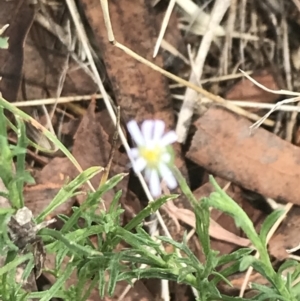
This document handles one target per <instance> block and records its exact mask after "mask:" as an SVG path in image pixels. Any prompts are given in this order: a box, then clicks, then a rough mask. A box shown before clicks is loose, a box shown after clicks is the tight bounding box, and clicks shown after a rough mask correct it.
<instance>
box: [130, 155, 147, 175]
mask: <svg viewBox="0 0 300 301" xmlns="http://www.w3.org/2000/svg"><path fill="white" fill-rule="evenodd" d="M146 165H147V162H146V160H145V159H144V158H142V157H139V158H137V160H136V161H134V162H133V169H134V171H135V172H140V171H142V170H143V169H145V167H146Z"/></svg>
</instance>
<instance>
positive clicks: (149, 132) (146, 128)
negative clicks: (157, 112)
mask: <svg viewBox="0 0 300 301" xmlns="http://www.w3.org/2000/svg"><path fill="white" fill-rule="evenodd" d="M141 129H142V134H143V136H144V139H145V144H147V143H149V141H152V137H153V129H154V121H153V120H145V121H144V122H143V123H142V126H141Z"/></svg>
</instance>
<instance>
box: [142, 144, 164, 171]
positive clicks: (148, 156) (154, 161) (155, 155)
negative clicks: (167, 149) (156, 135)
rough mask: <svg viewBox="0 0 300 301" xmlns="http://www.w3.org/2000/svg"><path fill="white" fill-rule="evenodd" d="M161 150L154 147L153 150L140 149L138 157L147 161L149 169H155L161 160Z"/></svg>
mask: <svg viewBox="0 0 300 301" xmlns="http://www.w3.org/2000/svg"><path fill="white" fill-rule="evenodd" d="M162 152H163V150H162V148H161V147H159V146H156V147H154V148H141V149H140V155H141V156H142V157H143V158H144V159H145V160H146V161H147V164H148V165H149V166H150V167H156V166H157V165H158V163H159V161H160V159H161V155H162Z"/></svg>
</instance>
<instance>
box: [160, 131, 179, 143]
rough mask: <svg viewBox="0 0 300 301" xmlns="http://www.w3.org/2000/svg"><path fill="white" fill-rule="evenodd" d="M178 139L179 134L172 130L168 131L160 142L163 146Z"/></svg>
mask: <svg viewBox="0 0 300 301" xmlns="http://www.w3.org/2000/svg"><path fill="white" fill-rule="evenodd" d="M176 141H177V135H176V133H175V131H170V132H168V133H166V134H165V135H164V136H163V137H162V138H161V139H160V144H161V145H162V146H167V145H169V144H172V143H174V142H176Z"/></svg>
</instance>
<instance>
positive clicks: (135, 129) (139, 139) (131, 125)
mask: <svg viewBox="0 0 300 301" xmlns="http://www.w3.org/2000/svg"><path fill="white" fill-rule="evenodd" d="M127 128H128V131H129V133H130V135H131V137H132V139H133V140H134V141H135V143H136V144H137V145H138V146H140V145H144V144H145V139H144V137H143V135H142V133H141V130H140V128H139V126H138V124H137V122H136V121H135V120H131V121H129V122H128V123H127Z"/></svg>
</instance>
